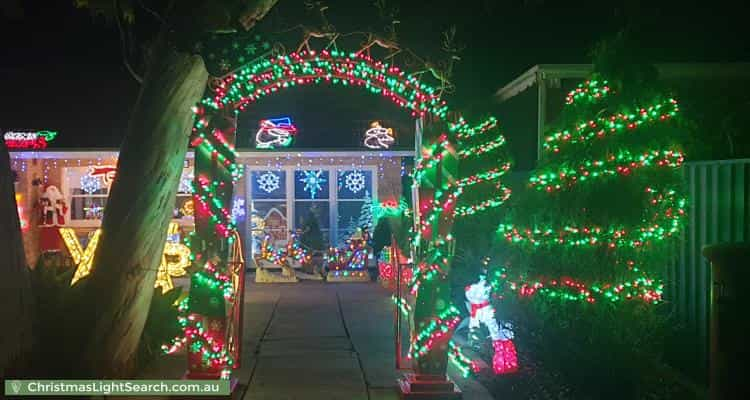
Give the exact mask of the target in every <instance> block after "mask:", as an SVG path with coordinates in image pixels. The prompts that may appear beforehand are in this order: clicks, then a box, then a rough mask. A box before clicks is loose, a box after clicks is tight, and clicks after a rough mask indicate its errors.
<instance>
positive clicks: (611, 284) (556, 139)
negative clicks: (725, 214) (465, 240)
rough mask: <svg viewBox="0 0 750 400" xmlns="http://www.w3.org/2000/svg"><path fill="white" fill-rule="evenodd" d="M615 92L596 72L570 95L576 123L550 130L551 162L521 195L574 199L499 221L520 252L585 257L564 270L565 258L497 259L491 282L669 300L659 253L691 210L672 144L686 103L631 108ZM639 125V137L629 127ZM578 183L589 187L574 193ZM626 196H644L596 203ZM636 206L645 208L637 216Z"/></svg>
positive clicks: (569, 296)
mask: <svg viewBox="0 0 750 400" xmlns="http://www.w3.org/2000/svg"><path fill="white" fill-rule="evenodd" d="M616 95H617V93H615V92H614V91H613V90H612V89H611V88H610V86H609V84H608V82H607V81H605V80H602V79H599V78H597V77H594V78H592V79H590V80H587V81H585V82H584V83H582V84H581V85H579V86H578V88H576V89H574V90H573V91H571V92H570V93H569V94H568V96H567V98H566V106H565V109H564V110H563V116H564V117H566V118H562V120H563V121H576V122H573V123H569V124H570V125H572V126H566V127H563V129H559V128H555V129H552V130H551V132H550V134H549V135H548V136H547V137H546V138H545V142H544V151H545V153H546V154H545V155H546V157H545V159H544V162H543V163H542V164H541V165H540V166H539V168H537V170H535V171H533V172H532V173H531V176H530V178H529V180H528V191H527V193H526V196H527V197H526V198H524V200H519V201H523V202H525V203H527V204H528V203H532V204H536V202H543V201H544V199H545V198H546V199H551V200H552V201H555V202H557V203H560V204H562V205H563V206H565V205H566V204H574V205H575V207H574V208H571V209H567V208H564V207H563V208H562V209H560V210H557V209H556V210H555V213H554V214H551V216H546V214H545V216H544V217H534V218H532V220H534V222H533V223H522V222H521V221H522V220H523V221H526V220H527V219H528V218H526V217H525V216H524V219H522V220H518V218H519V216H518V211H516V212H515V214H511V215H515V217H511V218H510V219H509V220H508V221H505V222H503V223H501V224H500V225H499V226H498V229H497V232H498V234H499V235H501V237H503V238H505V240H506V241H507V243H508V244H509V248H508V251H506V252H505V253H507V254H508V255H509V257H514V259H516V258H518V257H520V258H523V257H525V254H527V252H534V253H535V254H537V255H544V256H545V257H551V258H553V259H555V260H570V259H577V260H579V261H578V262H577V263H576V264H575V265H572V264H570V263H564V264H563V265H564V266H565V268H566V269H569V271H566V272H564V273H562V274H561V273H560V272H559V270H560V265H559V264H560V263H559V262H557V263H555V268H554V272H552V271H549V272H548V271H547V270H546V269H545V268H546V263H544V262H541V261H538V262H541V264H545V265H541V264H540V265H536V266H533V268H532V269H531V270H530V271H527V270H525V269H524V270H518V267H517V266H516V265H514V264H513V263H510V264H509V265H507V266H503V267H497V268H496V271H495V272H494V275H493V277H492V279H491V281H492V285H493V287H495V288H496V289H497V290H498V291H499V292H500V293H507V292H513V293H516V294H517V295H519V296H521V297H532V296H542V297H544V298H546V299H555V300H558V301H581V302H587V303H601V302H614V303H617V302H621V301H627V300H638V301H643V302H644V303H649V304H656V303H660V302H661V301H662V294H663V288H664V284H663V282H662V280H661V279H660V278H659V276H660V270H659V268H661V267H660V265H661V264H659V261H658V260H657V259H656V258H655V257H654V254H655V252H656V253H661V252H666V249H667V248H668V246H669V243H670V242H671V241H672V240H673V239H674V238H676V237H677V235H678V234H679V232H680V231H681V229H682V224H683V219H684V216H685V213H686V199H685V196H684V195H683V194H682V188H681V183H680V182H681V180H680V171H679V170H680V168H681V167H682V165H683V162H684V155H683V154H682V153H681V152H680V151H679V149H678V148H677V147H676V146H675V145H674V144H672V143H671V138H672V137H674V130H675V129H679V127H678V126H676V125H675V123H673V120H674V119H675V117H676V116H677V112H678V111H679V107H678V104H677V101H675V100H674V99H672V98H669V97H660V96H657V97H656V98H655V99H654V100H652V101H651V102H649V103H648V104H650V105H648V106H636V107H634V108H633V107H627V106H623V105H622V104H627V103H625V102H621V101H619V99H617V97H618V96H616ZM636 103H637V102H636ZM636 134H637V135H639V136H642V140H634V139H633V138H632V137H630V136H629V135H636ZM580 191H585V193H589V195H588V196H584V197H581V196H579V197H576V193H577V192H580ZM594 193H596V195H594ZM602 196H608V197H606V198H607V199H608V200H604V199H603V198H602ZM582 198H583V199H584V200H580V199H582ZM575 199H578V200H575ZM619 199H631V201H637V202H638V203H637V204H636V205H629V206H628V207H625V208H623V207H618V206H616V205H611V206H603V205H602V204H597V203H594V202H601V201H608V202H610V203H613V202H616V201H620V200H619ZM517 209H519V210H520V208H518V207H517ZM629 209H635V210H639V209H640V210H641V212H640V215H636V214H633V213H630V214H628V210H629ZM554 216H556V217H557V220H555V218H553V217H554ZM513 218H515V219H516V220H513ZM516 252H517V253H518V256H517V257H516V256H513V254H515V253H516ZM567 253H570V254H569V255H565V254H567ZM573 255H575V257H576V258H572V257H573ZM537 259H539V257H537ZM580 260H584V261H583V262H582V261H580ZM657 264H659V265H657ZM588 266H591V267H590V268H594V267H596V268H598V270H591V269H585V268H589V267H588Z"/></svg>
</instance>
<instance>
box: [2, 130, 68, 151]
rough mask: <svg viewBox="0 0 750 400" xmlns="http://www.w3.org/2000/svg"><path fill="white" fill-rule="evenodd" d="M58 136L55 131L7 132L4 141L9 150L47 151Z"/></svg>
mask: <svg viewBox="0 0 750 400" xmlns="http://www.w3.org/2000/svg"><path fill="white" fill-rule="evenodd" d="M56 136H57V132H54V131H36V132H14V131H10V132H5V134H4V135H3V139H4V140H5V145H6V146H7V147H8V148H9V149H46V148H47V144H48V143H49V142H51V141H52V140H53V139H54V138H55V137H56Z"/></svg>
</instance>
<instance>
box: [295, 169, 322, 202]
mask: <svg viewBox="0 0 750 400" xmlns="http://www.w3.org/2000/svg"><path fill="white" fill-rule="evenodd" d="M302 173H303V174H305V176H304V177H303V178H302V179H300V180H299V181H300V182H302V183H304V184H305V187H304V188H303V190H304V191H305V192H310V198H312V199H314V198H315V196H317V194H318V192H319V191H321V190H323V184H324V183H326V178H324V177H323V171H322V170H318V171H302Z"/></svg>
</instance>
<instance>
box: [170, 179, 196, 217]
mask: <svg viewBox="0 0 750 400" xmlns="http://www.w3.org/2000/svg"><path fill="white" fill-rule="evenodd" d="M194 178H195V175H194V173H193V169H192V168H183V170H182V175H181V176H180V183H179V186H177V196H176V198H175V202H174V211H173V215H172V216H173V217H174V218H177V219H179V220H180V223H181V224H182V225H190V224H193V223H194V222H195V220H194V218H195V216H194V212H195V207H194V206H195V205H194V204H193V194H192V193H193V192H192V182H193V180H194Z"/></svg>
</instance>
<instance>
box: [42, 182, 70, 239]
mask: <svg viewBox="0 0 750 400" xmlns="http://www.w3.org/2000/svg"><path fill="white" fill-rule="evenodd" d="M38 208H39V212H40V215H39V246H40V250H41V251H42V252H48V251H61V250H62V248H63V242H62V238H61V237H60V233H59V231H58V228H59V227H61V226H64V225H65V216H66V215H67V213H68V205H67V204H66V203H65V197H64V196H63V195H62V193H60V190H59V189H58V188H57V186H53V185H49V186H47V187H46V188H45V190H44V193H42V195H41V196H39V205H38Z"/></svg>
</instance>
